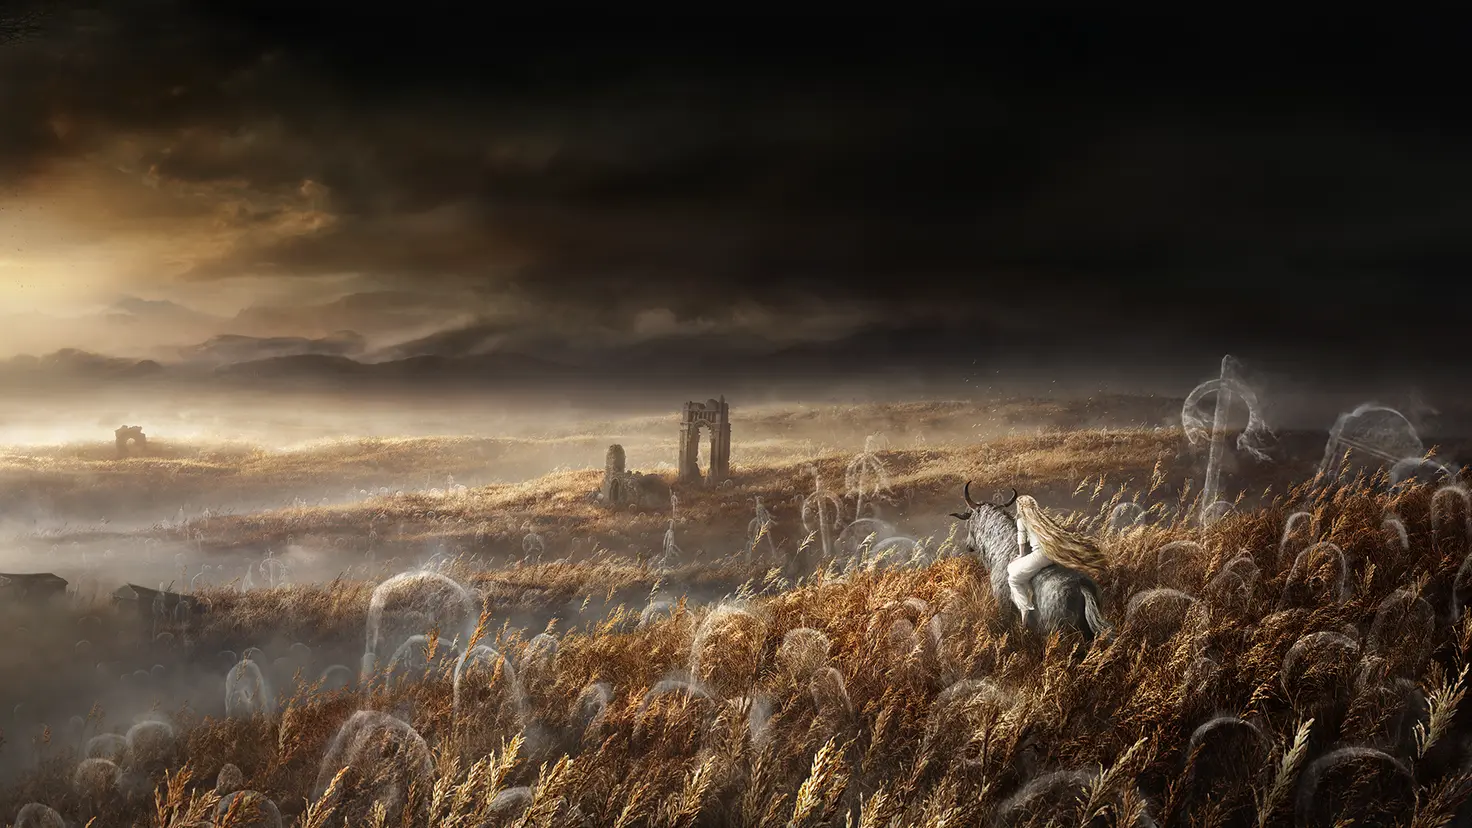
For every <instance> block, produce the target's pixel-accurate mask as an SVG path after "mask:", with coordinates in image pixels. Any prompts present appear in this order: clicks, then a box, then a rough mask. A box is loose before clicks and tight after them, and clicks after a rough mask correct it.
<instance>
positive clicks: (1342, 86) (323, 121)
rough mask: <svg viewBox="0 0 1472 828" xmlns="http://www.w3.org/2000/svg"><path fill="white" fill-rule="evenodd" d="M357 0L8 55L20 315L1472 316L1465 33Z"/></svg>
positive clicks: (1085, 323)
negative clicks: (317, 307)
mask: <svg viewBox="0 0 1472 828" xmlns="http://www.w3.org/2000/svg"><path fill="white" fill-rule="evenodd" d="M324 9H325V7H324ZM333 9H335V11H334V12H333V13H328V12H327V11H325V10H324V11H322V12H321V13H319V12H318V11H317V10H316V7H314V6H313V4H311V3H293V4H289V5H288V4H276V3H233V2H223V0H221V1H220V2H200V3H195V4H190V3H182V2H177V1H175V2H170V1H168V0H149V1H148V2H141V0H119V1H118V2H109V3H107V4H105V7H104V8H101V9H98V10H91V11H89V10H87V9H86V8H84V7H82V6H78V5H75V4H71V5H68V4H62V6H61V8H60V9H59V10H58V11H54V12H53V13H51V14H50V15H49V16H47V17H46V18H44V19H43V20H42V21H41V23H40V26H39V30H38V31H36V32H33V33H32V34H31V35H30V36H29V37H26V38H22V39H19V40H16V41H14V42H9V43H6V44H4V45H0V113H3V117H0V279H3V285H0V302H3V303H4V304H5V306H6V307H7V308H8V309H11V310H17V309H40V310H50V311H68V312H72V311H76V310H77V309H79V308H85V307H87V306H89V305H94V304H97V303H107V302H110V301H113V300H114V299H116V298H117V297H119V296H123V295H134V296H141V297H145V298H150V299H163V298H170V299H174V300H176V301H178V302H181V303H183V304H186V305H189V306H190V307H192V308H195V309H198V310H201V311H205V312H207V313H210V314H215V315H218V316H221V317H226V318H229V317H232V316H233V315H234V314H235V313H236V312H237V311H239V310H240V309H241V308H244V307H247V306H250V305H260V306H271V307H273V308H277V309H284V310H283V314H284V315H282V316H280V319H281V320H285V321H280V323H279V324H278V325H277V326H276V328H275V329H273V330H274V331H275V332H280V330H279V329H280V328H281V326H283V325H285V326H287V327H289V326H290V324H293V323H291V321H290V320H291V319H294V318H296V317H292V316H291V314H290V311H292V310H293V309H300V308H301V307H302V306H304V305H308V304H310V303H317V302H329V301H332V300H335V299H338V298H339V297H341V296H343V295H345V294H354V293H371V294H378V295H380V296H392V297H393V298H392V299H391V300H387V301H383V302H380V305H384V306H386V308H384V310H383V313H384V318H385V319H389V318H390V317H392V318H393V319H394V320H396V321H395V322H394V324H395V325H398V326H399V327H397V328H395V327H394V326H393V325H390V324H388V322H385V323H384V330H385V331H386V332H390V333H393V332H397V334H398V335H400V337H401V338H407V337H409V336H410V335H411V334H412V335H415V336H418V335H423V334H424V333H427V332H430V331H432V330H433V329H435V328H437V327H446V328H455V327H462V326H470V327H476V326H480V327H487V326H489V328H492V329H494V330H495V331H497V332H499V333H501V334H503V335H504V334H507V333H508V332H511V333H515V332H518V331H521V332H525V331H537V332H539V333H540V334H542V335H544V336H545V335H547V334H548V332H551V333H552V334H554V335H556V336H564V337H567V338H569V339H571V338H576V337H579V336H589V335H591V333H590V332H601V333H602V334H605V335H614V334H619V335H624V336H628V337H635V338H637V337H648V336H663V335H671V334H677V333H681V334H696V333H699V334H701V335H703V336H705V337H707V338H706V339H703V340H702V342H707V343H708V342H710V341H712V338H713V339H714V340H715V341H718V340H719V338H720V337H721V336H729V337H732V338H733V339H743V340H750V339H757V340H763V341H768V340H769V341H774V342H776V341H782V342H789V341H792V340H798V339H802V338H831V337H838V336H843V335H849V334H854V333H861V332H863V331H865V330H868V329H872V328H876V327H881V326H887V327H901V328H906V329H912V328H916V327H924V326H932V325H935V326H943V327H947V328H949V329H974V330H976V331H978V332H979V333H980V334H981V336H979V341H981V340H983V339H984V340H985V341H988V342H996V341H998V340H1000V341H1005V342H1011V343H1014V344H1015V345H1016V347H1018V348H1020V349H1023V350H1025V349H1026V348H1027V343H1028V342H1030V341H1032V342H1038V341H1043V340H1048V341H1061V342H1064V343H1067V344H1068V345H1069V347H1074V348H1079V349H1086V350H1087V351H1089V352H1090V353H1098V352H1099V351H1101V350H1103V351H1108V350H1110V349H1111V348H1118V349H1119V351H1120V352H1121V353H1125V352H1129V353H1131V354H1147V355H1148V354H1150V353H1152V352H1154V353H1158V354H1160V355H1161V358H1162V359H1164V358H1165V355H1166V354H1168V353H1175V352H1183V351H1190V350H1192V349H1197V350H1200V351H1201V352H1203V353H1208V352H1215V351H1218V350H1225V349H1233V350H1235V351H1238V352H1247V353H1254V349H1256V352H1260V353H1267V352H1271V351H1275V350H1282V351H1284V352H1290V351H1291V352H1294V353H1322V354H1326V355H1329V356H1331V357H1332V356H1333V355H1334V354H1336V353H1337V354H1348V353H1354V354H1358V355H1361V356H1363V355H1365V354H1369V355H1374V354H1376V353H1384V354H1393V355H1394V358H1395V359H1418V360H1421V361H1431V362H1435V361H1443V362H1445V361H1447V360H1449V359H1450V358H1451V357H1450V354H1451V351H1450V350H1446V349H1452V348H1455V347H1456V346H1457V345H1458V344H1459V343H1460V342H1461V341H1463V340H1465V334H1463V333H1462V331H1461V326H1462V318H1463V317H1464V316H1465V311H1464V310H1463V307H1465V305H1466V301H1467V300H1468V299H1469V298H1472V291H1469V289H1468V288H1467V287H1465V286H1464V285H1465V283H1466V278H1467V275H1468V274H1467V265H1468V263H1469V260H1472V255H1469V253H1472V249H1469V248H1472V232H1469V231H1472V142H1469V140H1468V138H1469V137H1472V136H1469V135H1468V132H1469V130H1468V110H1467V107H1466V106H1465V93H1464V90H1463V89H1462V81H1461V72H1460V71H1459V68H1460V67H1459V65H1458V64H1459V63H1460V56H1461V55H1462V54H1464V50H1463V44H1461V43H1460V42H1459V41H1458V40H1457V38H1456V37H1455V36H1454V35H1455V32H1453V31H1452V29H1453V27H1450V26H1447V27H1443V30H1442V31H1440V32H1438V31H1436V30H1435V29H1434V28H1432V27H1428V28H1426V29H1425V30H1422V31H1419V32H1408V31H1394V30H1392V29H1391V28H1390V27H1389V26H1388V25H1386V24H1385V23H1384V21H1380V20H1376V19H1373V18H1365V19H1362V20H1359V21H1350V20H1346V19H1344V18H1342V17H1340V16H1338V15H1336V16H1335V17H1334V19H1332V20H1330V19H1320V20H1315V21H1311V25H1303V26H1296V25H1290V24H1289V23H1288V22H1286V21H1283V20H1281V19H1280V20H1273V21H1261V20H1250V21H1243V22H1241V23H1240V24H1239V25H1235V26H1233V25H1229V24H1226V23H1222V22H1221V21H1203V22H1201V23H1198V24H1194V25H1185V24H1181V23H1179V21H1170V20H1162V19H1158V18H1154V17H1146V18H1139V19H1130V18H1113V19H1111V18H1108V17H1103V16H1100V17H1097V18H1081V17H1076V16H1075V17H1074V18H1072V20H1071V21H1065V22H1060V21H1051V22H1049V21H1045V20H1040V19H1034V20H1030V21H1023V20H1020V19H1019V20H1000V19H998V20H991V21H987V20H981V21H969V22H964V23H963V22H958V21H956V20H949V21H935V22H930V23H918V22H917V23H912V24H900V23H895V22H894V21H891V20H886V19H881V18H872V19H868V20H863V21H857V22H856V21H848V22H845V21H843V20H841V19H839V18H837V17H831V16H830V17H827V18H822V19H815V20H812V21H798V22H791V21H789V22H786V23H778V22H763V21H751V20H748V21H726V22H723V23H721V24H719V25H712V24H705V25H703V26H698V25H696V24H694V23H690V22H689V21H684V24H685V25H687V26H688V27H689V28H686V29H682V30H678V31H677V30H676V29H674V28H671V27H673V26H675V25H676V23H675V22H673V21H668V20H666V21H661V20H660V19H658V18H651V19H648V20H642V21H641V20H637V19H634V20H630V19H620V20H612V21H589V20H586V19H583V18H577V17H572V18H570V19H568V20H566V21H562V22H559V23H558V24H557V25H555V26H554V25H550V24H549V25H546V26H543V27H539V28H533V27H530V26H528V25H527V24H525V23H515V22H506V21H497V20H494V19H480V18H475V19H471V18H466V19H457V18H455V17H454V16H450V15H443V16H433V17H419V16H416V8H415V6H414V5H412V4H400V5H399V6H398V7H397V8H392V9H390V10H388V11H385V12H379V13H369V12H364V11H362V10H361V9H360V8H358V7H357V5H348V4H336V5H335V6H333ZM825 21H826V22H825ZM1351 24H1354V25H1353V26H1352V28H1353V29H1354V30H1355V31H1354V32H1353V33H1352V34H1351V33H1350V32H1349V29H1350V28H1351ZM1172 26H1175V28H1171V27H1172ZM1275 26H1281V30H1280V33H1279V34H1266V33H1265V32H1267V31H1268V30H1270V29H1273V28H1274V27H1275ZM1163 27H1165V28H1163ZM384 291H393V292H394V293H391V294H385V293H382V292H384ZM416 303H423V305H424V308H423V312H422V313H415V314H410V315H411V316H412V325H410V324H408V323H406V322H404V319H405V316H404V315H405V313H406V312H407V311H410V310H413V306H414V305H415V304H416ZM360 310H361V312H358V313H356V315H354V316H352V317H351V319H350V320H349V321H350V322H351V324H353V325H354V326H355V327H358V328H370V329H371V328H373V327H374V325H375V324H377V323H375V322H374V318H372V314H373V313H376V312H377V311H373V310H371V309H369V310H362V309H361V308H360ZM395 314H397V316H395ZM302 324H304V325H306V324H307V323H305V322H304V323H302ZM344 324H349V323H348V322H345V323H344ZM236 327H239V325H236ZM257 327H258V326H257ZM307 327H310V325H307ZM220 330H222V331H223V330H232V329H231V326H230V324H229V323H221V327H220ZM18 331H20V332H18ZM57 331H58V329H57V328H55V327H51V328H49V329H47V331H46V333H48V334H49V335H50V336H51V337H52V340H54V339H55V337H56V336H59V335H60V334H58V333H57ZM233 332H257V328H252V329H251V330H250V331H246V330H235V331H233ZM303 332H304V333H309V334H310V333H314V332H313V331H310V330H304V331H303ZM362 332H363V333H366V334H370V335H372V334H374V333H375V331H373V330H366V331H362ZM155 333H156V334H158V335H160V336H165V337H166V335H167V333H168V332H167V331H166V330H158V331H152V332H148V333H140V334H138V336H139V337H142V338H146V337H147V336H149V335H153V334H155ZM197 333H198V332H197V331H195V330H193V329H190V330H189V331H188V332H187V336H191V337H192V336H195V335H196V334H197ZM318 333H320V332H318ZM68 335H70V334H68ZM79 335H80V334H79ZM386 335H387V334H386ZM26 336H31V337H33V338H34V337H36V336H40V334H38V333H34V332H31V333H25V332H23V331H21V328H15V329H13V330H12V331H11V332H10V333H9V337H10V339H11V340H15V341H10V342H0V346H6V347H0V350H8V351H16V350H26V349H28V348H29V349H35V348H37V347H39V345H40V342H41V340H39V339H37V340H36V341H34V342H27V341H23V340H24V339H25V337H26ZM180 336H185V335H184V334H180ZM3 338H4V337H3V336H0V339H3ZM186 338H187V337H186ZM514 339H515V337H514V336H512V337H511V338H510V339H506V340H503V341H514ZM52 340H47V342H46V344H53V345H54V344H56V343H55V342H54V341H52ZM1365 343H1376V344H1375V345H1374V347H1369V346H1367V345H1366V344H1365ZM79 344H86V345H89V346H96V343H79ZM1438 349H1441V350H1438ZM1458 358H1459V359H1460V357H1458Z"/></svg>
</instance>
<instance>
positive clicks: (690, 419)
mask: <svg viewBox="0 0 1472 828" xmlns="http://www.w3.org/2000/svg"><path fill="white" fill-rule="evenodd" d="M702 430H704V431H705V432H706V433H707V434H708V436H709V440H710V468H709V469H708V470H707V471H706V473H705V474H702V473H701V471H700V439H701V431H702ZM679 469H680V482H682V483H699V482H701V481H702V480H704V481H705V482H706V483H707V484H710V485H714V484H718V483H720V482H721V481H723V480H725V479H726V478H728V477H730V476H731V408H730V406H728V405H727V404H726V398H725V397H724V396H723V397H721V398H720V399H719V400H706V401H705V402H703V403H700V402H687V403H685V407H684V409H683V410H682V412H681V417H680V463H679Z"/></svg>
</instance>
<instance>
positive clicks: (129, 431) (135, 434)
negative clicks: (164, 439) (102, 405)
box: [113, 425, 148, 457]
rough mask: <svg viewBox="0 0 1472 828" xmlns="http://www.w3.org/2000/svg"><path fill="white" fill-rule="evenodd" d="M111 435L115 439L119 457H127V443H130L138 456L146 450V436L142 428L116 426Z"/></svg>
mask: <svg viewBox="0 0 1472 828" xmlns="http://www.w3.org/2000/svg"><path fill="white" fill-rule="evenodd" d="M113 435H114V436H115V437H116V438H117V445H118V456H119V457H127V456H128V443H130V442H131V443H132V444H133V445H134V446H135V447H136V448H137V449H138V452H139V453H140V454H141V453H142V452H143V451H144V450H145V449H147V448H148V435H146V434H144V433H143V426H130V425H125V426H118V428H117V430H116V431H114V432H113Z"/></svg>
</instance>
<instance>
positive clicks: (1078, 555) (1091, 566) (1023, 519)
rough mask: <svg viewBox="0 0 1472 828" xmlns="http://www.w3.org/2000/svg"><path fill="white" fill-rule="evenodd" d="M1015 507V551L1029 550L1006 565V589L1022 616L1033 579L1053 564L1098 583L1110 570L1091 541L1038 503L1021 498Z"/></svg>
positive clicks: (1029, 600) (1029, 601)
mask: <svg viewBox="0 0 1472 828" xmlns="http://www.w3.org/2000/svg"><path fill="white" fill-rule="evenodd" d="M1016 505H1017V548H1018V550H1019V551H1026V550H1029V549H1030V550H1031V551H1030V552H1028V553H1027V554H1024V555H1022V556H1021V557H1019V558H1017V559H1016V560H1014V561H1012V562H1011V563H1010V564H1008V565H1007V586H1008V588H1009V589H1010V590H1011V592H1012V603H1014V604H1016V605H1017V608H1018V609H1019V610H1021V611H1022V612H1023V613H1024V614H1026V613H1028V612H1031V611H1032V610H1033V609H1034V608H1035V607H1034V605H1033V592H1032V579H1033V576H1035V575H1037V574H1038V573H1039V572H1041V571H1043V570H1044V569H1046V568H1047V567H1049V566H1051V565H1052V564H1058V565H1059V566H1065V567H1068V568H1069V569H1074V570H1077V571H1079V572H1082V573H1083V574H1085V575H1087V576H1089V577H1090V578H1093V579H1094V580H1095V581H1099V580H1101V579H1102V578H1103V577H1104V574H1105V573H1106V572H1107V571H1108V569H1109V559H1108V557H1107V556H1106V555H1105V554H1104V550H1103V549H1101V548H1100V547H1099V544H1098V543H1097V542H1095V541H1094V540H1092V539H1090V538H1087V537H1085V536H1083V535H1081V534H1079V533H1078V532H1074V531H1072V530H1070V529H1067V528H1064V526H1063V525H1062V524H1060V523H1059V522H1058V521H1056V520H1054V519H1053V518H1052V517H1051V516H1049V515H1048V513H1047V512H1044V511H1043V508H1042V507H1041V506H1039V505H1038V502H1037V500H1035V499H1033V498H1032V497H1031V496H1030V495H1020V496H1018V498H1017V501H1016Z"/></svg>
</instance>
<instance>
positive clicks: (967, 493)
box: [961, 480, 981, 509]
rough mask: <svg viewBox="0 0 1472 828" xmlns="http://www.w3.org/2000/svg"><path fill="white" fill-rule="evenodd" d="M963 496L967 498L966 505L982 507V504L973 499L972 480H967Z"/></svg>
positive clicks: (962, 492)
mask: <svg viewBox="0 0 1472 828" xmlns="http://www.w3.org/2000/svg"><path fill="white" fill-rule="evenodd" d="M961 496H962V497H964V498H966V505H967V506H970V507H971V508H973V509H980V508H981V504H980V503H977V502H976V501H974V500H972V499H971V481H970V480H967V481H966V486H965V487H964V488H962V489H961Z"/></svg>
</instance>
